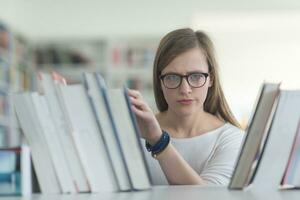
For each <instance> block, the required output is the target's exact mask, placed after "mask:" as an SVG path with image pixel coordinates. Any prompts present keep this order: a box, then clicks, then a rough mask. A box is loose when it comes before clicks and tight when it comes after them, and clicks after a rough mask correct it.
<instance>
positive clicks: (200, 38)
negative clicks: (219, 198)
mask: <svg viewBox="0 0 300 200" xmlns="http://www.w3.org/2000/svg"><path fill="white" fill-rule="evenodd" d="M153 84H154V94H155V100H156V104H157V107H158V110H159V113H158V114H156V115H154V114H153V112H152V111H151V109H150V108H149V106H148V105H147V103H146V102H145V101H144V100H143V98H142V96H141V94H140V93H139V92H138V91H135V90H129V95H130V98H131V102H132V109H133V111H134V113H135V114H136V116H137V121H138V124H139V128H140V130H141V132H142V136H143V138H144V139H145V140H146V141H147V142H146V144H147V145H146V147H147V149H148V151H150V152H151V154H152V157H153V158H152V157H151V156H147V161H149V165H150V172H151V176H152V180H153V183H154V184H188V185H191V184H195V185H226V184H228V183H229V181H230V178H231V175H232V172H233V169H234V164H235V160H236V158H237V156H238V152H239V148H240V145H241V141H242V138H243V131H242V130H241V129H240V128H239V127H240V126H239V124H238V122H237V121H236V119H235V118H234V117H233V115H232V113H231V111H230V109H229V107H228V104H227V102H226V100H225V97H224V94H223V90H222V87H221V84H220V80H219V74H218V65H217V62H216V59H215V55H214V49H213V44H212V42H211V40H210V39H209V37H208V36H207V35H206V34H205V33H203V32H201V31H196V32H194V31H193V30H192V29H188V28H187V29H179V30H175V31H172V32H170V33H169V34H167V35H166V36H165V37H164V38H163V39H162V40H161V42H160V44H159V47H158V50H157V53H156V57H155V61H154V69H153Z"/></svg>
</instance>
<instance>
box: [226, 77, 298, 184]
mask: <svg viewBox="0 0 300 200" xmlns="http://www.w3.org/2000/svg"><path fill="white" fill-rule="evenodd" d="M299 103H300V90H293V91H292V90H281V89H280V84H270V83H264V84H263V85H262V87H261V90H260V92H259V96H258V98H257V103H256V105H255V107H254V111H253V114H252V117H251V119H250V120H249V121H250V122H249V124H248V127H247V130H246V134H247V135H246V137H245V140H244V143H243V146H242V147H241V150H240V155H239V158H238V159H237V163H236V167H235V170H234V173H233V176H232V179H231V182H230V184H229V188H230V189H244V188H247V187H248V186H250V185H252V186H253V187H260V188H263V187H268V186H269V187H273V188H278V187H279V188H281V189H285V188H300V104H299Z"/></svg>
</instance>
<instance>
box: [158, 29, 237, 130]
mask: <svg viewBox="0 0 300 200" xmlns="http://www.w3.org/2000/svg"><path fill="white" fill-rule="evenodd" d="M195 47H199V48H200V49H201V50H202V52H203V53H204V55H205V57H206V59H207V63H208V68H209V73H210V78H211V81H212V86H211V87H210V88H209V89H208V93H207V97H206V100H205V102H204V110H205V111H206V112H209V113H211V114H213V115H215V116H217V117H218V118H219V119H220V120H222V121H225V122H229V123H231V124H233V125H235V126H237V127H241V126H240V124H239V123H238V121H237V120H236V119H235V117H234V116H233V114H232V112H231V110H230V108H229V106H228V103H227V101H226V99H225V96H224V93H223V90H222V87H221V84H220V77H219V72H218V70H219V67H218V64H217V61H216V58H215V52H214V46H213V43H212V41H211V40H210V38H209V37H208V35H207V34H206V33H204V32H202V31H193V30H192V29H190V28H185V29H178V30H174V31H172V32H170V33H168V34H167V35H166V36H164V37H163V38H162V40H161V41H160V44H159V46H158V49H157V52H156V55H155V60H154V67H153V86H154V95H155V101H156V105H157V108H158V110H159V111H160V112H163V111H166V110H168V104H167V102H166V99H165V97H164V94H163V92H162V89H161V82H160V78H159V77H160V75H161V72H162V70H163V69H164V68H165V67H166V66H167V65H168V64H169V63H170V62H171V61H172V60H173V59H174V58H175V57H177V56H178V55H180V54H182V53H184V52H186V51H188V50H190V49H192V48H195Z"/></svg>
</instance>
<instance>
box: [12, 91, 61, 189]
mask: <svg viewBox="0 0 300 200" xmlns="http://www.w3.org/2000/svg"><path fill="white" fill-rule="evenodd" d="M13 101H14V106H15V110H16V113H17V117H18V120H19V124H20V125H21V129H22V131H23V133H24V135H25V139H26V141H27V142H28V145H29V147H30V149H31V154H32V160H33V165H34V168H35V171H36V174H37V178H38V182H39V186H40V188H41V191H42V193H44V194H60V193H61V187H60V184H59V181H58V179H57V176H56V172H55V168H54V166H53V163H52V161H51V159H48V158H49V157H51V156H50V152H49V149H48V148H45V147H46V146H47V144H46V141H45V138H44V136H43V135H42V133H41V132H42V128H41V126H40V124H39V123H38V117H37V115H36V113H35V111H34V105H33V102H32V99H31V97H30V94H29V93H22V94H14V95H13ZM45 174H46V175H47V176H45Z"/></svg>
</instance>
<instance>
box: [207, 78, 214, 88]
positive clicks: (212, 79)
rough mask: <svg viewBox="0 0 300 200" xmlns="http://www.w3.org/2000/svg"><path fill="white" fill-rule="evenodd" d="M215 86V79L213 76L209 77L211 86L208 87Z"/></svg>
mask: <svg viewBox="0 0 300 200" xmlns="http://www.w3.org/2000/svg"><path fill="white" fill-rule="evenodd" d="M213 84H214V77H213V76H209V84H208V87H211V86H213Z"/></svg>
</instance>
